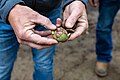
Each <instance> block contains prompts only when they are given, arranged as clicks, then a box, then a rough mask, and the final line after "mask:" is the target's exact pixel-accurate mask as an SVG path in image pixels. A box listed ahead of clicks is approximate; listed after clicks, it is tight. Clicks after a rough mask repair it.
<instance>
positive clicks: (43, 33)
mask: <svg viewBox="0 0 120 80" xmlns="http://www.w3.org/2000/svg"><path fill="white" fill-rule="evenodd" d="M33 32H34V33H35V34H39V35H40V36H42V37H45V36H48V35H50V34H51V30H46V31H37V30H33Z"/></svg>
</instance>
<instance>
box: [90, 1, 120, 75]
mask: <svg viewBox="0 0 120 80" xmlns="http://www.w3.org/2000/svg"><path fill="white" fill-rule="evenodd" d="M89 3H90V5H91V6H93V7H97V6H99V17H98V22H97V26H96V55H97V62H96V65H95V72H96V74H97V75H98V76H106V75H107V74H108V66H109V63H110V61H111V60H112V48H113V43H112V25H113V23H114V18H115V16H116V14H117V12H118V10H119V8H120V0H89Z"/></svg>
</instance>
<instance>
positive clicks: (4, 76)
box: [0, 5, 61, 80]
mask: <svg viewBox="0 0 120 80" xmlns="http://www.w3.org/2000/svg"><path fill="white" fill-rule="evenodd" d="M60 10H61V6H60V5H58V6H57V7H56V8H55V9H54V10H52V11H51V12H48V13H46V14H45V15H46V16H47V17H48V18H50V19H51V21H52V22H53V23H54V24H55V23H56V18H58V17H60ZM36 29H38V30H44V29H45V28H44V27H42V26H39V27H38V26H37V27H36ZM18 49H19V43H18V41H17V38H16V36H15V34H14V31H13V29H12V27H11V26H10V25H8V24H5V23H4V22H3V21H2V20H0V80H10V78H11V72H12V69H13V66H14V62H15V60H16V57H17V51H18ZM55 51H56V45H54V46H52V47H50V48H45V49H41V50H37V49H34V48H32V55H33V61H34V73H33V79H34V80H53V61H54V60H53V59H54V54H55Z"/></svg>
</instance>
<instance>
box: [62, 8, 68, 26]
mask: <svg viewBox="0 0 120 80" xmlns="http://www.w3.org/2000/svg"><path fill="white" fill-rule="evenodd" d="M67 8H68V6H67V7H66V8H65V10H64V12H63V22H62V25H65V22H66V20H67V19H68V17H69V15H70V13H69V11H68V9H67Z"/></svg>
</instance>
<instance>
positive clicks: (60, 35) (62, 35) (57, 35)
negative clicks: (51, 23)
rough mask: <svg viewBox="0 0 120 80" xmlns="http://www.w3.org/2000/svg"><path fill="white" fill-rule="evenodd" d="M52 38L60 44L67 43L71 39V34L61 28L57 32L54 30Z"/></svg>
mask: <svg viewBox="0 0 120 80" xmlns="http://www.w3.org/2000/svg"><path fill="white" fill-rule="evenodd" d="M51 32H52V36H53V38H54V39H56V40H57V41H59V42H65V41H67V40H68V38H69V37H70V33H68V32H67V30H66V29H64V28H62V27H59V28H57V29H56V30H52V31H51Z"/></svg>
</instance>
